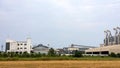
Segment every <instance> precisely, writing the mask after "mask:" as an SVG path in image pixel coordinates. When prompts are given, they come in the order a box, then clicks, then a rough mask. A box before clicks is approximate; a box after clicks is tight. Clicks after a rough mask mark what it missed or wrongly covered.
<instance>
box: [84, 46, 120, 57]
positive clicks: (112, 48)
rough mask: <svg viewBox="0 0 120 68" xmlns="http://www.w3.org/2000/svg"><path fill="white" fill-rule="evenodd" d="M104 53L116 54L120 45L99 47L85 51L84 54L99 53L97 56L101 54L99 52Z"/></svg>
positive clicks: (119, 50)
mask: <svg viewBox="0 0 120 68" xmlns="http://www.w3.org/2000/svg"><path fill="white" fill-rule="evenodd" d="M105 51H108V53H109V54H110V53H111V52H114V53H116V54H117V53H120V45H111V46H103V47H99V48H93V49H88V50H85V52H86V54H87V53H89V52H91V53H92V54H93V52H99V54H101V52H105ZM93 55H94V54H93Z"/></svg>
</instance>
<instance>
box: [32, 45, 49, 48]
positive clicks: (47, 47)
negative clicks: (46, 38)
mask: <svg viewBox="0 0 120 68" xmlns="http://www.w3.org/2000/svg"><path fill="white" fill-rule="evenodd" d="M37 47H45V48H49V47H47V46H44V45H43V44H38V45H37V46H34V47H33V49H34V48H37Z"/></svg>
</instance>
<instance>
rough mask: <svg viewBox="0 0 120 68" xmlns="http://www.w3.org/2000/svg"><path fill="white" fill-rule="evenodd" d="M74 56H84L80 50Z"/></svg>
mask: <svg viewBox="0 0 120 68" xmlns="http://www.w3.org/2000/svg"><path fill="white" fill-rule="evenodd" d="M73 57H82V53H81V52H80V51H78V50H76V51H75V53H74V55H73Z"/></svg>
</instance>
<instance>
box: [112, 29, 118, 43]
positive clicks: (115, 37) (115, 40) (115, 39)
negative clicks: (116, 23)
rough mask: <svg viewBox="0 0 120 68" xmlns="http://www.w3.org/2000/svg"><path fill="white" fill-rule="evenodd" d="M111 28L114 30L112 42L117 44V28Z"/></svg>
mask: <svg viewBox="0 0 120 68" xmlns="http://www.w3.org/2000/svg"><path fill="white" fill-rule="evenodd" d="M113 30H115V36H114V44H117V41H118V40H117V36H118V30H117V28H113Z"/></svg>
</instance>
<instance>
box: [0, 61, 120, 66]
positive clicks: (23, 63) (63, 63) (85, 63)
mask: <svg viewBox="0 0 120 68" xmlns="http://www.w3.org/2000/svg"><path fill="white" fill-rule="evenodd" d="M0 68H120V61H74V60H71V61H0Z"/></svg>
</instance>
